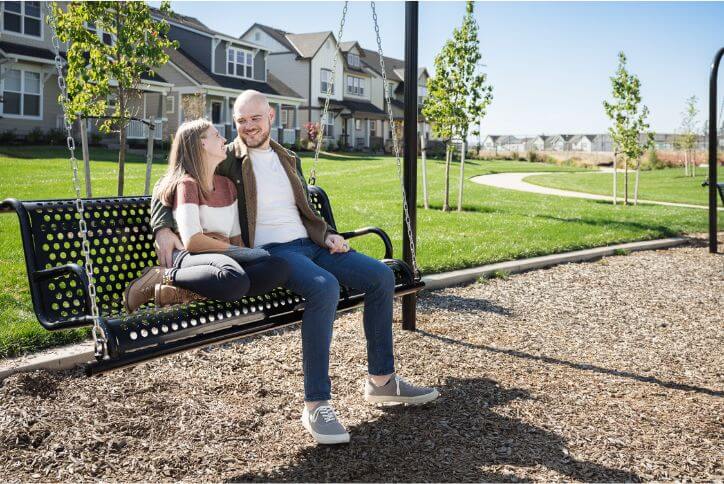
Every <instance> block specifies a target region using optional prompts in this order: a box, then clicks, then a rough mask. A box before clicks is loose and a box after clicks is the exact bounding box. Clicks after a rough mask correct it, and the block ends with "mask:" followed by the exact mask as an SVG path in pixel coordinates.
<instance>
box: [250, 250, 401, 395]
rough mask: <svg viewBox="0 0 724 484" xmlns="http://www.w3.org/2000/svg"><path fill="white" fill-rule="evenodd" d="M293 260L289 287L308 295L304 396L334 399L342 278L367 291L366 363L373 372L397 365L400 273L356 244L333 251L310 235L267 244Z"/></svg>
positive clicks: (390, 369) (388, 370)
mask: <svg viewBox="0 0 724 484" xmlns="http://www.w3.org/2000/svg"><path fill="white" fill-rule="evenodd" d="M262 248H263V249H266V250H268V251H269V253H270V254H271V255H272V257H279V258H281V259H284V260H285V261H287V263H288V264H289V269H290V273H289V279H288V282H287V284H286V287H288V288H289V289H291V290H292V291H294V292H295V293H297V294H299V295H301V296H303V297H304V298H305V299H306V303H305V309H304V316H303V318H302V359H303V364H304V399H305V400H306V401H308V402H309V401H320V400H329V399H330V398H331V387H332V385H331V382H330V380H329V349H330V345H331V343H332V324H333V322H334V318H335V316H336V313H337V303H338V300H339V284H340V283H341V284H343V285H345V286H347V287H351V288H354V289H358V290H361V291H364V293H365V303H364V317H363V322H364V331H365V338H366V339H367V368H368V371H369V373H370V374H371V375H388V374H391V373H393V372H394V371H395V362H394V353H393V350H392V300H393V297H394V289H395V276H394V274H393V272H392V270H391V269H390V268H389V267H387V266H386V265H385V264H383V263H382V262H380V261H378V260H376V259H372V258H370V257H367V256H366V255H363V254H360V253H358V252H355V251H353V250H350V251H349V252H346V253H343V254H330V253H329V250H328V249H326V248H322V247H319V246H318V245H317V244H315V243H314V242H312V241H311V240H310V239H308V238H304V239H297V240H293V241H291V242H286V243H282V244H266V245H264V246H263V247H262Z"/></svg>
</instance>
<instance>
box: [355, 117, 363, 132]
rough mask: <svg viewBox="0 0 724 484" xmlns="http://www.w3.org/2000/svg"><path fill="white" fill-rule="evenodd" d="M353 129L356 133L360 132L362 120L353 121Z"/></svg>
mask: <svg viewBox="0 0 724 484" xmlns="http://www.w3.org/2000/svg"><path fill="white" fill-rule="evenodd" d="M354 129H355V130H357V131H362V120H361V119H355V120H354Z"/></svg>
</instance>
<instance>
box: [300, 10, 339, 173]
mask: <svg viewBox="0 0 724 484" xmlns="http://www.w3.org/2000/svg"><path fill="white" fill-rule="evenodd" d="M348 8H349V2H348V1H347V2H344V8H342V20H340V22H339V31H338V32H337V39H336V40H337V42H336V47H335V51H334V60H333V61H332V78H331V79H330V82H329V83H328V84H327V92H326V93H325V98H324V108H323V109H322V117H321V118H320V120H319V123H320V126H319V132H318V133H317V143H316V145H315V147H314V161H312V170H311V171H310V172H309V184H310V185H316V183H317V161H318V160H319V151H320V150H321V149H322V140H323V139H324V130H325V128H326V126H327V117H328V116H329V98H330V96H331V95H332V89H334V78H335V77H336V75H337V59H338V58H339V55H337V54H339V53H340V47H339V44H340V42H342V34H343V33H344V23H345V21H346V20H347V9H348ZM342 87H344V86H342ZM309 102H310V104H311V102H312V100H311V99H310V100H309Z"/></svg>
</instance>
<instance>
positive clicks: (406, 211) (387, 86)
mask: <svg viewBox="0 0 724 484" xmlns="http://www.w3.org/2000/svg"><path fill="white" fill-rule="evenodd" d="M370 6H371V7H372V20H373V21H374V24H375V36H376V37H377V55H378V56H379V57H380V71H381V72H382V85H383V86H384V93H385V103H386V104H387V115H388V117H389V118H390V128H391V130H392V147H393V150H394V152H395V162H396V164H397V177H398V178H399V180H400V192H401V193H402V210H403V212H404V214H405V227H406V228H407V238H408V240H409V242H410V256H411V258H412V268H413V270H414V271H415V277H416V278H419V277H420V274H421V273H420V268H419V267H418V265H417V249H416V247H415V237H414V236H413V234H412V222H411V220H410V208H409V206H408V205H407V193H406V191H405V182H404V180H403V179H402V164H401V162H400V141H399V139H398V137H397V129H395V119H394V115H393V113H392V103H391V102H390V83H389V81H388V80H387V71H386V70H385V57H384V55H383V53H382V35H381V34H380V25H379V22H378V21H377V9H376V8H375V2H373V1H371V2H370ZM407 82H412V80H410V79H408V80H407ZM415 142H417V140H415Z"/></svg>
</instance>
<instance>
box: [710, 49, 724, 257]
mask: <svg viewBox="0 0 724 484" xmlns="http://www.w3.org/2000/svg"><path fill="white" fill-rule="evenodd" d="M722 56H724V47H722V48H721V49H719V51H718V52H717V53H716V55H715V56H714V61H713V62H712V63H711V74H710V75H709V180H708V181H709V252H711V253H712V254H716V253H717V245H718V244H717V226H716V225H717V220H716V219H717V216H718V215H719V213H718V211H717V200H716V195H717V193H716V192H717V189H718V186H717V182H718V179H717V173H716V169H717V163H719V160H718V159H717V158H718V157H717V151H718V150H717V148H718V139H717V128H718V126H717V119H716V101H717V94H716V83H717V78H718V76H719V64H720V62H721V59H722Z"/></svg>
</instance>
